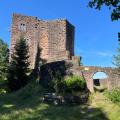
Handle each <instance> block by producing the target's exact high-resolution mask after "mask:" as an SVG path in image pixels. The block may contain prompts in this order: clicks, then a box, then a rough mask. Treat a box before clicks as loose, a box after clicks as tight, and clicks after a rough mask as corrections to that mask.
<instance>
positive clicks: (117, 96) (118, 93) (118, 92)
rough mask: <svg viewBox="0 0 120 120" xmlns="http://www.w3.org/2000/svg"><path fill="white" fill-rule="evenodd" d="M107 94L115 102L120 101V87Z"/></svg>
mask: <svg viewBox="0 0 120 120" xmlns="http://www.w3.org/2000/svg"><path fill="white" fill-rule="evenodd" d="M106 96H107V97H108V98H109V99H110V100H111V101H113V102H114V103H120V88H115V89H113V90H112V91H110V92H107V93H106Z"/></svg>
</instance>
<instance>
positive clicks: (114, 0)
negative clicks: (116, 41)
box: [89, 0, 120, 20]
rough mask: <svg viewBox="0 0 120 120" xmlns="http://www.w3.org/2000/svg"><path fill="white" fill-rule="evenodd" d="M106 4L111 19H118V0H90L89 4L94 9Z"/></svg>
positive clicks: (119, 12) (119, 11) (119, 16)
mask: <svg viewBox="0 0 120 120" xmlns="http://www.w3.org/2000/svg"><path fill="white" fill-rule="evenodd" d="M104 5H105V6H107V7H108V8H109V9H110V10H112V13H111V19H112V20H118V19H120V0H90V2H89V6H90V7H91V8H93V7H95V9H98V10H100V9H101V7H102V6H104Z"/></svg>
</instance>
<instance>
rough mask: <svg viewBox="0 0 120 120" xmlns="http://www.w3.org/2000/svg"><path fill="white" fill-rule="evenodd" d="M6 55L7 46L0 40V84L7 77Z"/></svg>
mask: <svg viewBox="0 0 120 120" xmlns="http://www.w3.org/2000/svg"><path fill="white" fill-rule="evenodd" d="M8 54H9V51H8V45H7V44H6V43H4V42H3V40H1V39H0V83H1V82H2V81H4V80H6V77H7V68H8Z"/></svg>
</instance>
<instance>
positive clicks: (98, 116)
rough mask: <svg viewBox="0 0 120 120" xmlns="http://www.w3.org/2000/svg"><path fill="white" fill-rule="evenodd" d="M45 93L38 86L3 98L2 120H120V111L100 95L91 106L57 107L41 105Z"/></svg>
mask: <svg viewBox="0 0 120 120" xmlns="http://www.w3.org/2000/svg"><path fill="white" fill-rule="evenodd" d="M44 92H45V90H44V89H43V88H41V87H40V86H39V85H36V83H32V84H29V85H27V86H26V87H25V88H23V89H22V90H20V91H18V92H15V93H12V94H5V95H0V120H6V119H8V120H21V119H22V120H120V115H119V112H120V108H119V107H118V106H117V105H114V104H113V103H111V102H110V101H108V100H106V99H105V98H104V96H103V95H102V94H96V95H95V96H94V97H93V99H92V103H91V104H90V105H87V104H86V105H78V106H53V105H47V104H43V103H42V104H41V103H40V98H41V96H42V94H43V93H44Z"/></svg>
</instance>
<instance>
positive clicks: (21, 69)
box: [8, 37, 29, 91]
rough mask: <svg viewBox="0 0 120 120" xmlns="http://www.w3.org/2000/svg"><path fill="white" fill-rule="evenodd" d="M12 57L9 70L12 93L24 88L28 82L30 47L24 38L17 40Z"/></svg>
mask: <svg viewBox="0 0 120 120" xmlns="http://www.w3.org/2000/svg"><path fill="white" fill-rule="evenodd" d="M11 57H12V58H11V62H10V65H9V69H8V86H9V89H10V90H11V91H16V90H18V89H20V88H22V87H24V86H25V85H26V84H27V82H28V75H27V73H28V72H29V61H28V58H29V56H28V45H27V43H26V40H25V39H24V38H23V37H20V39H19V40H17V43H16V45H15V48H14V52H13V54H12V55H11Z"/></svg>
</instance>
